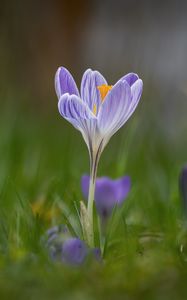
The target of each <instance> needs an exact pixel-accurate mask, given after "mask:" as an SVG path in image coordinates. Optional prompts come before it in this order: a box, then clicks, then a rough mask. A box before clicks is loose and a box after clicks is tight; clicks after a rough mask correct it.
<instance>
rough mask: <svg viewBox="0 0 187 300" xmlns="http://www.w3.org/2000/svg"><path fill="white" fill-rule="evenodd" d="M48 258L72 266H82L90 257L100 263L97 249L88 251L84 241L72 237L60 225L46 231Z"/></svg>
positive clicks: (99, 252)
mask: <svg viewBox="0 0 187 300" xmlns="http://www.w3.org/2000/svg"><path fill="white" fill-rule="evenodd" d="M46 236H47V243H46V246H47V248H48V250H49V254H50V257H51V258H52V259H53V260H58V261H62V262H63V263H65V264H68V265H72V266H79V265H82V264H83V263H84V262H85V261H86V259H87V258H88V257H89V256H91V257H92V258H94V259H95V260H97V261H98V262H101V261H102V258H101V251H100V249H99V248H93V249H90V248H89V247H88V246H87V245H86V244H85V242H84V241H82V240H80V239H79V238H77V237H72V236H71V234H70V232H69V230H68V228H67V226H65V225H60V226H55V227H52V228H50V229H49V230H47V231H46Z"/></svg>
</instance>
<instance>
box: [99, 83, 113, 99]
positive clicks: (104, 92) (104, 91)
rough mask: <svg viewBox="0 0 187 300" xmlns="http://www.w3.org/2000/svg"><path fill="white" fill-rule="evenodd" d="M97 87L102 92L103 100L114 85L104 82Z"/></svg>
mask: <svg viewBox="0 0 187 300" xmlns="http://www.w3.org/2000/svg"><path fill="white" fill-rule="evenodd" d="M97 88H98V90H99V92H100V95H101V100H102V101H104V100H105V97H106V95H107V94H108V92H109V91H110V90H111V89H112V85H107V84H102V85H99V86H98V87H97Z"/></svg>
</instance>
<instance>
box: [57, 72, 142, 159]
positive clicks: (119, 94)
mask: <svg viewBox="0 0 187 300" xmlns="http://www.w3.org/2000/svg"><path fill="white" fill-rule="evenodd" d="M55 89H56V93H57V96H58V99H59V102H58V109H59V112H60V114H61V115H62V116H63V117H64V118H65V119H66V120H67V121H69V122H70V123H71V124H72V125H73V126H74V127H75V128H77V129H78V130H80V131H81V133H82V135H83V138H84V140H85V142H86V144H87V146H88V149H89V151H90V153H92V152H96V153H97V152H98V150H99V151H100V152H102V150H103V149H104V147H105V145H106V144H107V143H108V141H109V139H110V138H111V136H112V135H113V134H114V133H115V132H116V131H118V129H119V128H121V127H122V126H123V125H124V124H125V123H126V122H127V120H128V119H129V118H130V116H131V115H132V113H133V112H134V110H135V109H136V107H137V105H138V102H139V100H140V97H141V94H142V89H143V83H142V80H141V79H139V77H138V75H137V74H134V73H129V74H127V75H125V76H123V77H122V78H121V79H120V80H119V81H117V83H116V84H115V85H114V86H108V85H107V81H106V80H105V78H104V77H103V76H102V75H101V74H100V73H99V72H98V71H92V70H91V69H88V70H87V71H86V72H85V73H84V75H83V77H82V82H81V89H80V93H79V91H78V88H77V85H76V83H75V81H74V79H73V77H72V75H71V74H70V72H69V71H68V70H67V69H66V68H64V67H60V68H58V70H57V72H56V75H55Z"/></svg>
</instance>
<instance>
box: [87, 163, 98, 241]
mask: <svg viewBox="0 0 187 300" xmlns="http://www.w3.org/2000/svg"><path fill="white" fill-rule="evenodd" d="M97 165H98V160H97V159H96V158H95V157H94V158H92V159H90V185H89V194H88V207H87V210H88V218H89V223H90V224H89V225H90V226H89V228H90V230H89V231H90V232H89V234H88V236H89V241H88V242H89V244H90V246H91V247H94V222H93V203H94V194H95V181H96V174H97Z"/></svg>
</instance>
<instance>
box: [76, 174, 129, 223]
mask: <svg viewBox="0 0 187 300" xmlns="http://www.w3.org/2000/svg"><path fill="white" fill-rule="evenodd" d="M89 181H90V176H88V175H84V176H82V179H81V186H82V192H83V195H84V197H85V199H87V197H88V190H89ZM130 187H131V180H130V177H129V176H124V177H121V178H119V179H116V180H113V179H111V178H108V177H100V178H97V179H96V185H95V204H96V208H97V212H98V214H99V215H100V216H101V217H102V218H106V217H108V216H110V215H111V213H112V210H113V208H114V207H115V206H116V205H117V206H118V205H120V204H122V203H123V201H124V200H125V199H126V197H127V195H128V193H129V191H130Z"/></svg>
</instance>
